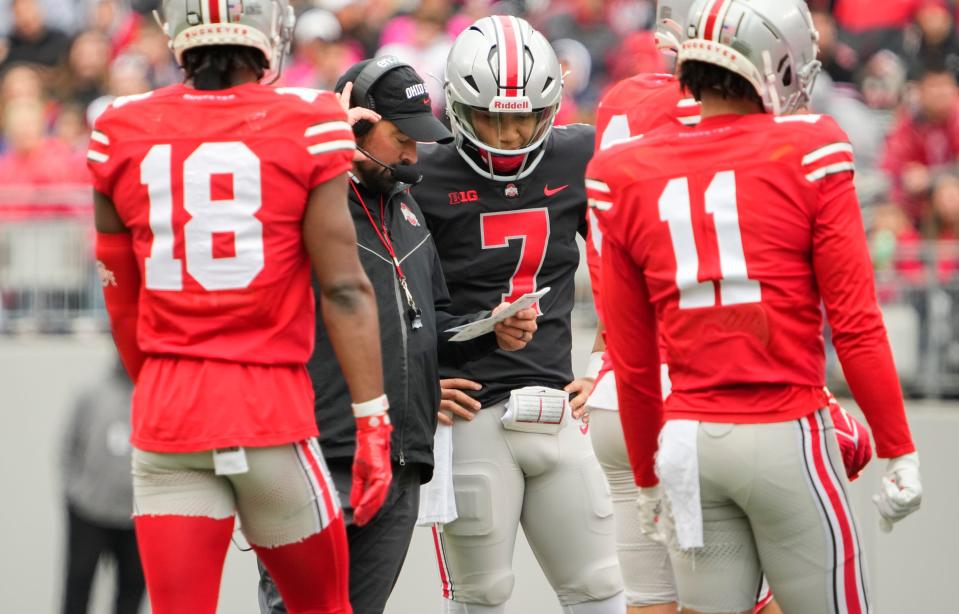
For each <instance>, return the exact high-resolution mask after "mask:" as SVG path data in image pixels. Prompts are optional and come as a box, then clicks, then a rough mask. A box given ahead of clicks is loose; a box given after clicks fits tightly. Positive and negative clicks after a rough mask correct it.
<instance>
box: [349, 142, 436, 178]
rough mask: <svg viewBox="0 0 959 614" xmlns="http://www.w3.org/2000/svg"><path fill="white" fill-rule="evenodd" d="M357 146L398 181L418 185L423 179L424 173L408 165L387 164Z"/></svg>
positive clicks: (358, 147)
mask: <svg viewBox="0 0 959 614" xmlns="http://www.w3.org/2000/svg"><path fill="white" fill-rule="evenodd" d="M356 148H357V149H358V150H359V151H360V153H361V154H363V155H364V156H366V157H367V158H369V159H370V160H372V161H373V162H374V163H375V164H379V165H380V166H382V167H383V168H385V169H386V170H388V171H390V173H391V174H392V175H393V178H394V179H396V180H397V181H401V182H403V183H408V184H410V185H416V184H417V183H419V182H420V181H422V179H423V175H421V174H419V173H417V172H416V171H414V170H413V169H411V168H410V167H408V166H404V165H396V164H387V163H386V162H383V161H382V160H380V159H379V158H377V157H376V156H374V155H373V154H371V153H370V152H368V151H366V150H365V149H363V148H362V147H360V146H357V147H356Z"/></svg>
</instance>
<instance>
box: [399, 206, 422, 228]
mask: <svg viewBox="0 0 959 614" xmlns="http://www.w3.org/2000/svg"><path fill="white" fill-rule="evenodd" d="M400 211H402V212H403V217H405V218H406V221H407V222H409V223H410V224H412V225H413V226H419V225H420V221H419V220H418V219H416V214H414V213H413V212H412V211H410V208H409V207H407V206H406V203H400Z"/></svg>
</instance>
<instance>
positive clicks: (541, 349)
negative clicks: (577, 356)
mask: <svg viewBox="0 0 959 614" xmlns="http://www.w3.org/2000/svg"><path fill="white" fill-rule="evenodd" d="M446 76H447V83H446V97H447V111H448V115H449V117H450V120H451V123H452V129H453V130H452V131H453V134H454V137H455V141H454V143H453V144H450V145H445V146H444V145H422V146H421V147H420V150H419V164H418V170H419V172H421V173H422V174H423V181H422V182H420V184H419V185H418V186H416V187H415V188H414V196H415V198H416V200H417V201H418V202H419V203H420V206H421V208H422V211H423V214H424V216H425V218H426V223H427V226H428V227H429V229H430V232H431V234H432V235H433V240H434V242H435V244H436V247H437V251H438V252H439V257H440V262H441V264H442V267H443V271H444V274H445V276H446V281H447V285H448V288H449V291H450V296H451V299H452V306H451V309H453V310H454V311H463V310H467V311H470V310H473V311H475V310H476V309H478V308H479V307H477V306H480V305H484V306H485V305H489V304H497V303H498V302H500V301H501V300H503V301H507V302H512V301H515V300H516V299H518V298H520V297H521V296H523V295H524V294H527V293H530V292H534V291H538V290H542V289H545V288H547V287H548V288H549V292H548V293H547V294H546V295H545V296H543V297H542V298H541V299H540V301H539V303H538V308H539V311H540V313H541V315H540V316H539V318H538V320H537V323H538V329H537V332H536V336H535V338H534V339H533V340H532V341H531V342H530V343H529V344H528V345H527V346H526V348H525V349H523V350H520V351H517V352H513V353H510V354H507V353H504V352H499V351H497V352H494V353H493V354H490V355H487V356H486V357H484V358H481V359H479V360H476V361H473V362H469V363H466V364H465V365H459V366H455V365H452V364H448V365H444V364H441V365H440V373H441V376H442V377H443V378H446V379H444V382H443V388H444V399H447V400H446V401H445V402H444V404H445V407H447V408H451V407H455V406H456V405H459V406H460V409H461V411H456V412H455V415H456V416H457V419H455V420H449V419H448V418H447V420H446V422H447V423H452V429H453V431H452V442H453V444H452V445H453V452H452V454H453V456H452V458H453V461H452V473H453V487H454V490H455V493H456V507H457V514H458V517H457V519H456V520H455V521H453V522H450V523H448V524H446V525H445V527H444V529H443V530H442V531H437V532H436V540H437V543H438V546H439V547H438V548H437V552H438V556H439V558H440V561H439V563H440V568H441V570H442V571H441V580H442V582H443V596H444V597H445V598H447V599H448V600H449V601H448V602H447V608H446V612H454V613H466V612H470V613H472V612H483V613H484V614H492V613H497V612H503V611H504V607H505V603H506V601H507V600H508V598H509V596H510V593H511V591H512V587H513V574H512V557H513V545H514V542H515V536H516V531H517V528H518V525H519V524H520V522H522V524H523V528H524V531H525V533H526V536H527V538H528V540H529V542H530V545H531V546H532V548H533V551H534V552H535V553H536V556H537V559H538V561H539V562H540V565H541V566H542V567H543V571H544V572H545V574H546V577H547V579H548V580H549V582H550V584H551V585H552V587H553V589H554V590H555V591H556V594H557V597H558V598H559V600H560V602H561V603H562V604H563V606H564V611H565V612H568V613H570V614H578V613H579V612H587V611H588V612H590V613H593V614H613V613H616V614H620V613H621V612H623V611H625V608H626V606H625V601H624V597H623V592H622V591H623V589H622V578H621V575H620V572H619V566H618V562H617V558H616V552H615V544H614V540H613V530H614V527H613V523H612V518H611V503H610V499H609V494H608V490H607V487H606V483H605V479H604V477H603V474H602V470H601V469H600V467H599V464H598V462H597V460H596V457H595V456H594V454H593V451H592V447H591V445H590V442H589V438H588V433H587V429H586V428H585V427H581V426H580V425H579V424H578V423H574V421H573V420H572V418H571V413H570V412H571V408H573V407H575V408H578V407H580V406H581V405H582V404H583V403H584V402H585V400H586V398H587V397H588V395H589V392H590V390H591V388H592V381H591V380H590V379H586V378H580V379H574V377H573V372H572V361H571V356H570V352H571V349H572V331H571V324H570V314H571V311H572V308H573V299H574V277H575V273H576V269H577V266H578V264H579V248H578V246H577V244H576V234H577V233H578V234H580V235H582V236H584V237H585V234H586V210H587V205H586V194H585V189H584V185H583V183H584V182H583V177H584V175H585V170H586V164H587V162H588V161H589V159H590V157H591V156H592V152H593V140H594V130H593V128H592V127H591V126H586V125H572V126H568V127H556V128H554V127H553V119H554V117H555V114H556V111H557V109H558V107H559V101H560V98H561V94H562V71H561V68H560V66H559V62H558V61H557V59H556V55H555V53H554V52H553V49H552V47H551V46H550V45H549V43H548V42H547V41H546V39H545V38H544V37H543V36H542V35H541V34H540V33H538V32H536V31H535V30H534V29H533V28H532V27H531V26H530V25H529V24H528V23H527V22H526V21H524V20H522V19H519V18H516V17H511V16H492V17H487V18H483V19H480V20H479V21H477V22H476V23H474V24H473V25H472V26H470V27H469V28H467V30H466V31H464V32H463V33H462V34H460V36H459V37H458V38H457V39H456V41H455V43H454V44H453V47H452V49H451V51H450V55H449V59H448V62H447V69H446ZM471 387H472V389H471ZM477 387H478V389H477ZM466 390H468V391H469V397H467V396H466V395H465V394H464V391H466ZM570 397H572V401H571V402H570ZM462 408H465V409H471V410H477V411H475V413H473V412H470V411H463V410H462ZM480 408H482V409H480ZM441 420H442V417H441ZM441 428H442V427H441ZM438 454H439V452H438Z"/></svg>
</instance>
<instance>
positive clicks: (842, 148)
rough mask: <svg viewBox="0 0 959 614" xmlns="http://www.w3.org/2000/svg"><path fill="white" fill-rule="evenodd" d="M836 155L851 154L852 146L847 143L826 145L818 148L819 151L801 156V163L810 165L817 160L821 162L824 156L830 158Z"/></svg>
mask: <svg viewBox="0 0 959 614" xmlns="http://www.w3.org/2000/svg"><path fill="white" fill-rule="evenodd" d="M837 153H848V154H851V153H852V145H850V144H849V143H833V144H831V145H826V146H825V147H820V148H819V149H817V150H815V151H813V152H811V153H808V154H806V155H805V156H803V159H802V163H803V164H804V165H805V164H812V163H813V162H815V161H817V160H822V159H823V158H825V157H826V156H831V155H833V154H837Z"/></svg>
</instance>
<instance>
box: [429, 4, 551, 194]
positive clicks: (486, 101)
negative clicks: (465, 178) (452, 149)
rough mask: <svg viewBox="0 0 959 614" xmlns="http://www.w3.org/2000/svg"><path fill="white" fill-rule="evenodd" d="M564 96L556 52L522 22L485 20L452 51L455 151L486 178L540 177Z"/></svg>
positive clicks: (450, 104)
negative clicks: (538, 170) (537, 174)
mask: <svg viewBox="0 0 959 614" xmlns="http://www.w3.org/2000/svg"><path fill="white" fill-rule="evenodd" d="M562 93H563V72H562V68H560V64H559V60H558V59H557V58H556V53H555V52H554V51H553V48H552V47H551V46H550V44H549V41H547V40H546V38H545V37H544V36H543V35H542V34H540V33H539V32H537V31H536V30H534V29H533V27H532V26H531V25H529V23H527V22H526V21H525V20H523V19H520V18H518V17H512V16H508V15H494V16H492V17H484V18H482V19H480V20H478V21H476V22H475V23H474V24H473V25H471V26H470V27H469V28H467V29H466V30H465V31H463V32H462V33H461V34H460V35H459V36H458V37H457V38H456V41H455V42H454V43H453V47H452V48H451V49H450V53H449V58H448V60H447V63H446V106H447V114H448V115H449V118H450V123H451V125H452V128H453V136H454V137H455V139H456V141H455V142H456V147H457V148H458V149H459V151H460V154H461V155H462V156H463V158H464V159H465V160H466V161H467V162H468V163H469V164H470V166H472V167H473V169H474V170H475V171H476V172H478V173H480V174H481V175H483V176H485V177H487V178H490V179H496V180H502V181H507V180H514V179H520V178H522V177H525V176H526V175H528V174H529V173H531V172H532V171H533V169H534V168H535V167H536V165H537V164H539V161H540V159H542V156H543V150H542V145H543V143H544V141H545V140H546V137H547V136H548V135H549V132H550V129H551V128H552V126H553V119H554V118H555V117H556V112H557V111H558V110H559V104H560V99H561V98H562Z"/></svg>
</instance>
